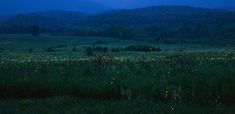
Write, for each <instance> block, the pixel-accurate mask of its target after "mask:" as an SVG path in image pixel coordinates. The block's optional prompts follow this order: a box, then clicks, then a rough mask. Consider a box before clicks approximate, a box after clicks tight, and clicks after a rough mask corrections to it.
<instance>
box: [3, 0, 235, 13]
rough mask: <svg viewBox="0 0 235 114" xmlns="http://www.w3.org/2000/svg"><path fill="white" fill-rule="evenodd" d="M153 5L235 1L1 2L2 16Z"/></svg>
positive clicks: (229, 3)
mask: <svg viewBox="0 0 235 114" xmlns="http://www.w3.org/2000/svg"><path fill="white" fill-rule="evenodd" d="M153 5H189V6H196V7H208V8H216V7H235V0H0V14H1V15H7V14H17V13H28V12H34V11H43V10H75V11H81V12H86V13H87V12H90V13H94V12H100V11H103V10H107V9H115V8H136V7H145V6H153Z"/></svg>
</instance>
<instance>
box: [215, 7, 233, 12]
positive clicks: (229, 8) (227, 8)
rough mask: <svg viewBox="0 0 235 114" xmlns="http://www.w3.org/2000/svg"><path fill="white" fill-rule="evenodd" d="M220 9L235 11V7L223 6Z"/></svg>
mask: <svg viewBox="0 0 235 114" xmlns="http://www.w3.org/2000/svg"><path fill="white" fill-rule="evenodd" d="M218 9H222V10H227V11H235V7H222V8H218Z"/></svg>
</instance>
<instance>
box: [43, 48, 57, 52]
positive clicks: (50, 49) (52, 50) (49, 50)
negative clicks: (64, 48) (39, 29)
mask: <svg viewBox="0 0 235 114" xmlns="http://www.w3.org/2000/svg"><path fill="white" fill-rule="evenodd" d="M44 51H46V52H55V51H56V50H55V49H53V48H45V49H44Z"/></svg>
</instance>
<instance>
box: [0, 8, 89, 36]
mask: <svg viewBox="0 0 235 114" xmlns="http://www.w3.org/2000/svg"><path fill="white" fill-rule="evenodd" d="M85 17H87V14H84V13H80V12H71V11H59V10H51V11H44V12H34V13H29V14H21V15H17V16H13V17H11V18H9V19H7V20H5V21H4V22H3V23H2V24H0V27H2V28H5V30H8V29H10V30H11V31H16V32H21V31H22V32H25V31H29V30H28V29H29V28H30V26H32V25H38V26H40V28H41V29H42V31H45V32H55V31H60V30H63V29H65V28H69V27H71V26H73V25H74V24H76V23H78V22H81V21H82V20H83V18H85ZM10 30H9V31H10Z"/></svg>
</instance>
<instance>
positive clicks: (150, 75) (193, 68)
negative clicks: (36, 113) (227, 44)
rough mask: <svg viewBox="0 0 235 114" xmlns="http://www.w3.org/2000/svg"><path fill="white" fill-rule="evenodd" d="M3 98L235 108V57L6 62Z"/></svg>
mask: <svg viewBox="0 0 235 114" xmlns="http://www.w3.org/2000/svg"><path fill="white" fill-rule="evenodd" d="M0 64H1V65H0V79H1V80H0V92H1V94H0V97H1V98H4V99H6V98H42V97H48V96H64V95H66V96H67V95H68V96H74V97H78V98H92V99H103V100H120V99H136V98H144V99H149V100H151V101H153V102H161V103H169V102H177V103H181V102H184V103H214V104H221V103H222V104H233V103H234V102H235V97H234V96H235V90H234V89H235V85H234V84H235V77H234V74H235V70H234V68H235V60H234V59H233V55H232V54H227V53H225V54H221V55H220V56H214V55H213V54H211V55H206V56H203V54H186V55H171V56H164V57H154V58H148V57H139V58H138V57H126V58H125V57H123V58H120V57H118V58H115V57H110V56H103V57H94V58H85V59H82V58H81V59H75V58H74V59H68V58H67V59H63V58H57V57H55V58H51V59H48V58H47V59H45V60H43V59H38V58H37V59H36V58H28V57H26V58H24V59H18V60H17V59H16V60H15V59H9V58H8V59H6V58H5V59H4V58H2V59H1V63H0Z"/></svg>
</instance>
